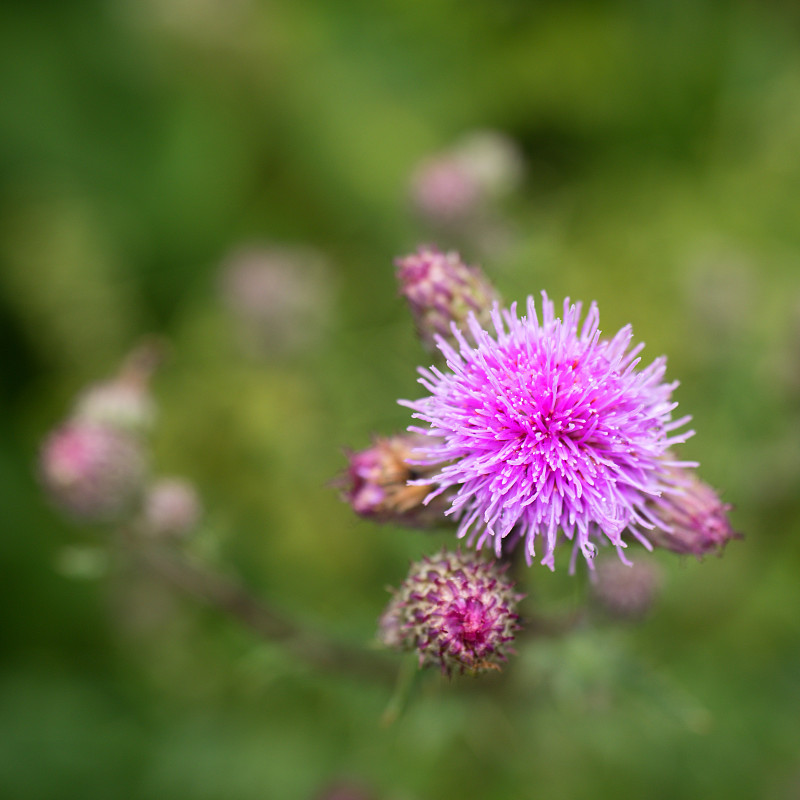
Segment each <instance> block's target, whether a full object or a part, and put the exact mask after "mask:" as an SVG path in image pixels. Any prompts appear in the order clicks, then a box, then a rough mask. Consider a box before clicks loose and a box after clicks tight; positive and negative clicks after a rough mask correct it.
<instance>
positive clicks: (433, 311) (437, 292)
mask: <svg viewBox="0 0 800 800" xmlns="http://www.w3.org/2000/svg"><path fill="white" fill-rule="evenodd" d="M395 264H396V266H397V280H398V283H399V285H400V293H401V294H402V295H403V296H404V297H405V298H406V300H407V301H408V305H409V308H410V309H411V314H412V315H413V317H414V322H415V324H416V326H417V333H418V334H419V337H420V339H421V340H422V343H423V344H424V345H425V346H426V347H427V348H428V349H429V350H432V351H435V350H436V347H437V345H436V337H437V336H438V337H441V338H443V339H446V340H448V341H450V343H451V344H455V343H456V340H455V338H454V337H453V332H452V329H451V325H452V324H453V323H455V324H456V325H457V326H458V327H465V326H466V322H467V317H468V315H469V314H470V312H471V313H473V314H474V315H475V317H476V318H477V320H478V322H479V323H481V324H483V325H486V324H488V323H489V320H490V314H491V310H492V305H493V304H494V303H495V302H497V300H498V299H499V298H498V295H497V292H495V290H494V287H493V286H492V285H491V283H489V280H488V278H486V276H485V275H484V274H483V272H482V271H481V270H480V269H479V268H478V267H471V266H467V265H466V264H465V263H464V262H463V261H462V260H461V258H460V256H459V255H458V253H455V252H450V253H442V252H441V251H439V250H437V249H436V248H435V247H421V248H420V249H419V250H418V251H417V252H416V253H412V254H411V255H408V256H405V257H403V258H398V259H397V261H396V262H395Z"/></svg>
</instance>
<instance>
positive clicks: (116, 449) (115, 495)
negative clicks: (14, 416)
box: [40, 421, 145, 522]
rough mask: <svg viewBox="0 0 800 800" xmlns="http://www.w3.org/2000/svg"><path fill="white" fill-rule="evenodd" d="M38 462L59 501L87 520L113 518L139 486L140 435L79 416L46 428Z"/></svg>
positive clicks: (131, 500)
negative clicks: (54, 428) (48, 430)
mask: <svg viewBox="0 0 800 800" xmlns="http://www.w3.org/2000/svg"><path fill="white" fill-rule="evenodd" d="M40 468H41V476H42V481H43V483H44V485H45V487H46V488H47V490H48V491H49V493H50V495H51V496H52V498H53V500H54V501H55V502H56V504H57V505H59V506H60V507H61V508H63V509H64V510H65V511H67V512H68V513H70V514H72V515H73V516H75V517H78V518H81V519H84V520H87V521H97V522H111V521H114V520H118V519H120V518H121V517H123V516H124V515H125V514H126V513H128V512H129V511H130V510H131V508H132V505H133V503H134V501H135V499H136V498H137V497H138V495H139V493H140V492H141V489H142V483H143V481H144V476H145V458H144V453H143V451H142V448H141V445H140V443H139V441H138V439H136V438H134V437H132V436H130V435H128V434H125V433H123V432H121V431H119V430H117V429H114V428H110V427H107V426H102V425H96V424H90V423H83V422H79V421H78V422H72V423H67V424H66V425H64V426H62V427H61V428H58V429H57V430H56V431H54V432H53V433H51V434H50V436H49V437H48V439H47V440H46V441H45V443H44V445H43V446H42V452H41V463H40Z"/></svg>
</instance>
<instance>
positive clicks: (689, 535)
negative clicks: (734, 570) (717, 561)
mask: <svg viewBox="0 0 800 800" xmlns="http://www.w3.org/2000/svg"><path fill="white" fill-rule="evenodd" d="M677 483H678V485H677V487H676V488H675V489H674V490H670V491H666V492H664V493H663V494H662V495H661V497H659V498H657V499H655V500H653V501H652V508H651V512H652V514H653V517H654V518H655V519H656V520H657V521H658V523H659V528H656V529H654V530H652V531H648V532H647V538H648V539H649V540H650V542H651V543H652V544H653V545H654V546H655V547H663V548H665V549H666V550H672V551H673V552H674V553H681V554H682V555H683V554H691V555H695V556H697V557H698V558H699V557H701V556H704V555H706V554H707V553H711V552H717V553H719V552H721V551H722V548H723V547H724V546H725V545H726V544H727V542H728V541H729V540H730V539H741V538H742V535H741V534H740V533H738V532H736V531H735V530H734V529H733V528H732V527H731V524H730V522H729V521H728V511H730V510H731V508H732V506H731V505H730V504H728V503H723V502H722V501H721V500H720V498H719V496H718V495H717V493H716V492H715V491H714V490H713V489H712V488H711V487H710V486H709V485H708V484H707V483H703V481H701V480H699V479H698V478H696V477H695V476H694V475H692V474H691V473H688V472H685V473H684V472H683V471H682V472H681V473H680V474H679V475H678V482H677Z"/></svg>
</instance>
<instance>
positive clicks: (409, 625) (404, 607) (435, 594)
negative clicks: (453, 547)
mask: <svg viewBox="0 0 800 800" xmlns="http://www.w3.org/2000/svg"><path fill="white" fill-rule="evenodd" d="M503 572H504V569H503V568H502V567H499V566H498V565H497V564H496V563H495V562H491V561H486V560H483V559H479V558H475V557H470V556H466V555H462V554H461V553H460V552H457V553H446V552H443V553H442V554H441V555H438V556H434V557H433V558H423V560H422V561H419V562H417V563H415V564H412V565H411V570H410V572H409V574H408V577H407V578H406V580H405V581H404V582H403V584H402V585H401V587H400V588H399V589H398V590H397V591H396V592H395V594H394V597H393V598H392V601H391V602H390V604H389V607H388V608H387V610H386V612H385V613H384V614H383V616H382V617H381V620H380V625H379V630H378V638H379V639H380V640H381V641H382V642H383V643H384V644H385V645H386V646H388V647H392V648H394V649H398V650H417V651H418V652H419V663H420V666H421V667H423V666H428V665H438V666H440V667H441V669H442V672H444V673H445V674H447V675H450V674H452V673H453V671H459V672H465V671H466V672H470V673H478V672H485V671H487V670H490V669H499V668H500V665H501V664H502V663H503V662H505V661H506V660H507V657H508V655H509V654H510V653H512V652H513V651H512V649H511V647H510V642H511V641H512V640H513V638H514V633H515V632H516V631H517V630H518V629H519V624H518V620H519V617H518V615H517V614H516V606H517V603H518V602H519V600H520V599H522V595H520V594H516V593H515V592H514V591H513V583H511V582H510V581H508V580H506V579H505V578H504V576H503Z"/></svg>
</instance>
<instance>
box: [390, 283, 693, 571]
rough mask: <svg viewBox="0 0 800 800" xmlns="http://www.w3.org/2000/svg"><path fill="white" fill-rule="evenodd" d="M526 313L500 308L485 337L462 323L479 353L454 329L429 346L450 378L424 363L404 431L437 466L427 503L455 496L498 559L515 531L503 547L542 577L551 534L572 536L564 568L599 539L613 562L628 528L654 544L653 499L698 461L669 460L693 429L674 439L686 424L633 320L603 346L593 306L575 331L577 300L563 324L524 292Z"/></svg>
mask: <svg viewBox="0 0 800 800" xmlns="http://www.w3.org/2000/svg"><path fill="white" fill-rule="evenodd" d="M527 311H528V315H527V317H521V318H520V317H518V316H517V312H516V305H512V306H511V308H510V310H507V311H501V310H499V308H498V307H497V306H495V308H494V310H493V312H492V323H493V327H494V333H489V332H487V331H485V330H483V329H482V328H481V326H480V324H479V323H478V321H477V320H476V319H475V318H474V316H471V317H470V318H469V322H468V329H469V333H470V334H471V336H472V338H473V340H474V342H475V345H472V344H470V343H469V342H468V341H467V340H466V338H465V337H464V335H463V334H462V333H460V332H459V331H458V330H457V329H456V328H455V326H454V327H453V334H454V336H455V337H456V340H457V345H458V346H457V348H455V347H452V346H451V345H450V344H448V343H447V342H446V341H445V340H444V339H441V338H440V339H438V346H439V349H440V350H441V352H442V354H443V355H444V356H445V358H446V360H447V367H448V371H442V370H440V369H438V368H436V367H431V368H430V369H420V374H421V376H422V377H421V379H420V383H421V384H422V385H423V386H424V387H425V388H426V389H427V390H428V391H429V392H430V394H429V396H427V397H424V398H422V399H420V400H416V401H413V402H410V401H407V400H401V401H400V403H401V404H402V405H406V406H408V407H409V408H411V409H412V410H413V411H414V412H415V413H414V417H415V418H417V419H420V420H422V421H424V422H426V423H427V424H428V427H424V428H423V427H416V426H412V427H411V428H409V430H410V431H413V432H416V433H419V434H422V435H425V436H429V437H431V439H430V440H429V442H428V444H427V445H426V446H423V447H420V448H419V449H418V450H417V452H416V460H417V461H418V462H419V463H420V464H422V465H424V466H426V467H428V468H431V467H434V466H435V467H437V468H438V471H437V472H435V474H433V475H432V476H431V477H430V478H426V479H423V480H422V481H420V483H424V484H427V485H429V486H431V487H433V489H432V491H431V493H430V495H429V498H428V499H429V500H430V499H433V498H434V497H436V496H437V495H438V494H440V493H441V492H445V491H454V498H453V501H452V505H451V508H450V509H449V510H448V513H449V514H453V515H455V516H456V518H457V519H459V521H460V522H459V530H458V535H459V536H460V537H464V536H468V541H469V543H470V544H472V543H473V542H474V541H475V540H476V539H477V547H478V548H480V547H481V546H483V545H484V544H487V543H491V544H492V545H493V546H494V548H495V552H496V553H498V554H500V553H501V551H502V548H503V540H504V539H506V537H509V535H510V534H512V532H513V536H512V537H511V538H510V539H509V546H511V544H512V543H514V542H516V541H517V540H519V539H522V540H524V548H525V556H526V560H527V561H528V563H529V564H530V563H531V562H532V560H533V557H534V555H535V548H536V543H537V542H538V543H540V544H541V545H542V546H543V550H544V554H543V558H542V563H543V564H545V565H546V566H549V567H550V568H551V569H553V568H554V555H555V550H556V544H557V541H558V537H559V532H562V533H563V535H564V536H565V537H566V538H567V539H569V540H572V542H573V552H572V561H571V564H570V569H573V568H574V561H575V558H576V556H577V553H578V551H580V552H582V553H583V555H584V557H585V558H586V559H587V560H588V561H591V559H592V558H593V556H594V554H595V552H596V547H595V544H594V541H593V540H596V539H599V538H601V537H605V538H606V539H608V540H609V541H610V542H611V544H613V545H615V546H616V547H617V548H618V550H620V556H621V557H622V553H621V548H623V547H625V546H626V545H625V542H624V541H623V538H622V537H623V533H624V532H625V531H626V530H628V531H630V532H631V534H632V535H633V536H634V537H636V538H637V539H639V540H640V541H641V542H642V543H643V544H645V546H647V547H648V549H650V544H649V542H647V539H646V538H645V537H644V535H643V534H642V532H641V530H640V529H641V528H646V529H650V528H653V527H655V526H656V525H657V524H659V521H658V519H657V518H656V516H655V515H654V513H653V511H652V510H651V508H650V506H649V504H648V500H652V499H653V498H656V497H658V496H659V495H660V494H661V493H662V492H663V491H665V490H667V489H668V488H670V487H672V484H673V480H672V478H671V470H672V468H674V467H676V466H693V465H690V464H687V463H683V464H682V463H681V462H676V461H672V460H670V456H669V454H668V452H667V451H668V449H669V448H670V447H672V446H674V445H675V444H677V443H679V442H683V441H685V440H686V439H687V438H688V437H689V436H691V435H692V431H686V432H683V433H675V431H676V430H677V429H678V428H681V427H682V426H684V425H685V423H686V422H687V421H688V419H689V417H683V418H681V419H678V420H673V419H672V411H673V410H674V409H675V407H676V405H677V404H676V403H675V402H673V401H672V400H671V395H672V391H673V389H674V388H675V387H676V386H677V383H664V381H663V379H664V372H665V366H666V360H665V359H664V358H663V357H662V358H659V359H656V360H655V361H654V362H652V363H651V364H650V365H649V366H647V367H645V368H644V369H638V366H639V358H638V354H639V352H640V351H641V349H642V347H643V345H641V344H638V345H635V346H633V347H631V342H632V332H631V328H630V326H625V327H624V328H622V330H620V331H619V332H618V333H617V334H616V335H615V336H614V337H613V338H611V339H609V340H601V339H600V331H599V329H598V324H599V314H598V310H597V306H596V305H595V304H594V303H593V304H592V305H591V307H590V309H589V313H588V314H587V316H586V318H585V320H584V321H583V323H582V324H580V316H581V304H580V303H578V304H576V305H570V303H569V301H568V300H566V301H565V302H564V312H563V314H564V315H563V320H562V319H559V318H558V317H556V316H555V310H554V307H553V303H552V302H551V301H550V300H549V299H548V297H547V295H546V294H544V293H542V319H541V321H540V320H539V318H538V317H537V313H536V308H535V305H534V301H533V298H530V297H529V298H528V302H527Z"/></svg>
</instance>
